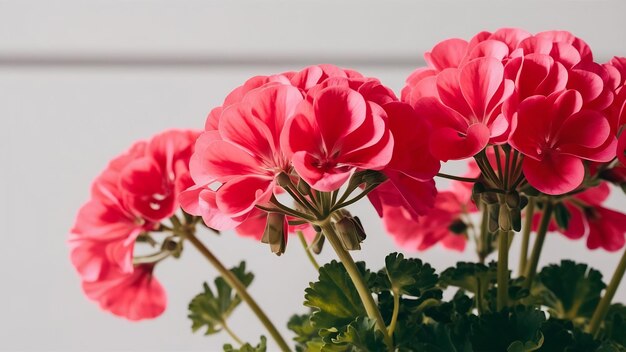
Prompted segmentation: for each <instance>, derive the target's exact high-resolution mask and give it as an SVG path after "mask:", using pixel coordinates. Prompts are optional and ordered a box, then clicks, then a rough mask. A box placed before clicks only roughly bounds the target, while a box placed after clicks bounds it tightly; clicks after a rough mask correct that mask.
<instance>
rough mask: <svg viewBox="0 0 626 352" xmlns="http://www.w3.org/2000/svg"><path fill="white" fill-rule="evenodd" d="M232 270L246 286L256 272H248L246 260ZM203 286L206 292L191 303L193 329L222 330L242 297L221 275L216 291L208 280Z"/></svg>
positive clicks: (207, 332)
mask: <svg viewBox="0 0 626 352" xmlns="http://www.w3.org/2000/svg"><path fill="white" fill-rule="evenodd" d="M230 271H231V272H232V273H233V274H234V275H235V276H236V277H237V278H238V279H239V280H240V281H241V282H242V283H243V284H244V285H245V286H246V287H247V286H249V285H250V283H252V280H253V279H254V274H252V273H250V272H246V263H245V262H241V263H240V264H239V266H237V267H234V268H232V269H230ZM203 287H204V292H202V293H200V294H198V295H196V297H194V298H193V299H192V300H191V302H190V303H189V319H191V322H192V325H191V329H192V330H193V331H194V332H196V331H198V330H199V329H201V328H202V327H204V326H206V332H205V334H206V335H211V334H215V333H218V332H220V331H221V330H222V328H223V326H224V323H225V322H226V320H227V319H228V317H229V316H230V314H231V313H232V312H233V311H234V310H235V308H236V307H237V306H238V305H239V303H241V298H240V297H239V296H238V295H237V294H236V293H235V292H234V291H233V289H232V288H231V287H230V285H228V284H227V283H226V280H224V278H223V277H221V276H220V277H217V278H216V279H215V288H216V290H215V292H213V290H212V289H211V287H209V285H208V284H207V283H206V282H205V283H204V284H203Z"/></svg>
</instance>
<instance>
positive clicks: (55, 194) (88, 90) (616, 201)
mask: <svg viewBox="0 0 626 352" xmlns="http://www.w3.org/2000/svg"><path fill="white" fill-rule="evenodd" d="M624 13H626V6H625V3H624V2H622V1H619V0H616V1H524V2H522V1H519V2H514V1H493V2H491V1H459V2H453V1H408V0H407V1H358V0H350V1H342V2H336V1H331V0H323V1H295V0H294V1H278V0H271V1H255V2H243V1H164V0H154V1H139V0H138V1H68V0H60V1H40V2H36V1H18V0H14V1H13V0H11V1H7V0H0V134H1V135H0V141H1V144H0V158H1V159H0V170H1V171H0V181H1V182H0V192H1V193H0V200H1V201H0V221H1V222H0V239H1V241H0V350H7V351H16V350H24V351H48V350H50V351H52V350H55V351H122V350H123V351H191V350H194V351H218V350H220V349H221V346H222V344H223V343H225V342H229V339H228V337H227V336H226V335H215V336H209V337H205V336H203V335H202V334H201V333H198V334H192V333H191V329H190V322H189V321H188V320H187V318H186V315H187V303H188V302H189V300H190V298H191V297H193V296H194V295H195V294H196V293H198V292H199V291H200V289H201V286H202V282H203V281H212V280H213V279H214V277H215V272H214V270H213V269H212V268H211V267H209V266H208V264H207V263H206V262H205V261H204V260H203V258H202V257H200V256H199V255H198V254H197V253H196V252H194V250H193V249H192V248H188V249H187V250H185V252H184V254H183V258H182V259H180V260H178V261H176V260H168V261H166V262H164V263H162V265H159V266H158V268H157V269H156V276H157V277H158V279H159V280H160V281H161V282H162V283H163V285H164V286H165V287H166V289H167V292H168V298H169V304H168V308H167V311H166V312H165V314H163V316H161V317H160V318H158V319H156V320H152V321H144V322H139V323H131V322H128V321H125V320H122V319H119V318H116V317H114V316H112V315H110V314H107V313H104V312H101V311H100V310H99V309H98V307H97V305H95V304H93V303H92V302H89V301H88V300H87V299H86V298H84V297H83V295H82V293H81V290H80V286H79V280H78V277H77V275H76V274H75V272H74V270H73V268H72V267H71V265H70V263H69V260H68V251H67V247H66V244H65V241H66V237H67V233H68V230H69V229H70V227H71V225H72V222H73V220H74V216H75V214H76V211H77V209H78V208H79V207H80V205H81V204H82V203H83V202H85V201H86V199H87V197H88V190H89V185H90V182H91V180H92V178H93V177H94V176H96V175H97V174H98V173H99V172H100V170H101V169H102V168H103V167H104V166H105V165H106V163H107V162H108V160H109V159H110V158H112V157H113V156H114V155H116V154H117V153H120V152H121V151H123V150H124V149H126V148H127V147H128V146H129V145H130V143H132V142H133V141H135V140H137V139H143V138H148V137H150V136H151V135H152V134H154V133H156V132H159V131H161V130H163V129H165V128H171V127H180V128H201V127H202V126H203V124H204V119H205V116H206V114H207V113H208V112H209V110H210V109H211V108H212V107H214V106H216V105H218V104H220V102H221V101H222V99H223V98H224V96H225V95H226V94H227V93H228V92H229V91H230V90H231V89H232V88H234V87H236V86H237V85H239V84H241V83H242V82H243V81H244V80H245V79H247V78H248V77H250V76H252V75H258V74H271V73H276V72H280V71H283V70H296V69H300V68H302V67H303V66H305V65H308V64H313V63H320V62H329V63H335V64H339V65H342V66H346V67H352V68H355V69H358V70H360V71H361V72H363V73H364V74H366V75H369V76H376V77H379V78H380V79H381V80H382V81H383V82H384V83H386V84H387V85H389V86H390V87H392V88H393V89H395V90H396V92H398V93H399V90H400V89H401V88H402V86H403V82H404V79H405V77H406V76H407V75H408V74H409V73H410V72H411V71H412V70H413V69H414V68H416V67H418V66H419V65H421V64H422V63H423V61H422V54H423V52H424V51H425V50H428V49H429V48H430V47H432V46H433V45H434V44H435V43H436V42H438V41H440V40H442V39H445V38H448V37H462V38H469V37H470V36H471V35H472V34H474V33H476V32H478V31H480V30H485V29H486V30H495V29H497V28H498V27H501V26H519V27H523V28H525V29H527V30H529V31H533V32H536V31H541V30H547V29H567V30H570V31H572V32H574V33H575V34H577V35H579V36H581V37H582V38H584V39H585V40H586V41H588V43H589V44H590V45H591V46H592V49H593V50H594V53H595V55H596V57H597V59H598V60H599V61H604V60H607V59H608V58H610V57H611V56H613V55H621V56H624V55H626V41H624V38H625V37H626V36H625V35H626V24H625V23H624V21H623V14H624ZM463 168H464V166H463V164H460V163H457V164H451V165H446V166H445V168H444V170H446V171H447V172H450V173H460V172H463ZM439 185H440V186H441V187H445V186H446V182H439ZM625 199H626V198H625V197H624V195H623V194H620V193H619V192H618V191H616V192H614V193H613V195H612V197H611V199H610V202H609V205H610V207H612V208H614V209H621V210H622V211H624V210H626V205H625V204H626V203H625V201H624V200H625ZM352 211H353V213H354V214H357V215H359V216H360V217H361V219H363V220H364V223H365V227H366V229H367V232H368V236H369V237H368V239H367V241H366V242H365V243H364V246H363V250H362V251H360V252H357V253H354V256H355V257H356V258H357V259H363V260H367V261H368V263H369V265H370V267H371V268H372V269H378V268H379V267H380V266H382V265H383V259H384V256H385V255H386V254H387V253H389V252H392V251H396V250H398V248H397V247H395V245H394V243H393V240H392V239H391V238H390V237H389V236H388V235H386V234H385V233H384V231H383V229H382V226H381V224H380V221H379V220H378V218H377V216H376V214H375V212H374V211H373V209H372V208H371V206H369V205H368V204H367V202H362V203H361V204H359V205H358V206H356V207H355V208H352ZM201 237H202V239H203V240H205V243H207V245H208V246H209V247H210V248H211V249H212V250H213V251H214V252H215V253H216V255H217V256H219V257H220V258H221V259H222V260H223V261H224V263H226V264H227V265H228V266H231V265H235V264H237V263H238V262H239V261H240V260H246V261H247V263H248V266H249V268H251V269H252V270H253V271H254V273H255V275H256V279H255V281H254V283H253V284H252V287H251V293H252V294H253V296H254V297H256V299H257V300H258V302H259V303H260V304H261V305H262V306H263V307H264V309H265V310H266V311H267V313H268V314H269V315H270V316H271V318H272V320H273V321H274V322H275V323H276V325H277V326H278V327H279V328H280V329H281V331H283V332H284V333H285V334H287V335H288V334H289V333H288V332H287V329H286V327H285V325H286V322H287V320H288V318H289V317H290V315H292V314H294V313H299V312H304V311H305V309H304V308H303V307H302V306H301V303H302V301H303V290H304V288H305V287H306V286H307V285H308V283H309V282H310V281H313V280H315V278H316V274H315V271H314V270H313V268H312V267H311V266H310V264H309V263H308V262H307V261H306V259H305V257H304V253H303V250H302V248H301V247H300V246H299V243H298V242H297V241H291V242H290V243H289V246H288V250H287V253H286V254H285V255H283V256H281V257H276V256H274V255H272V254H271V253H270V252H269V248H267V247H266V246H264V245H261V244H259V243H256V242H255V241H252V240H249V239H245V238H239V237H237V236H235V235H234V234H232V233H224V234H223V235H221V236H215V235H213V234H210V233H208V232H202V233H201ZM518 242H519V241H516V242H515V243H514V245H513V249H512V252H511V253H512V258H511V263H512V264H511V265H512V266H513V268H515V267H516V264H517V260H518V256H517V253H518ZM405 253H406V254H407V255H411V256H417V257H420V258H422V259H423V260H425V261H428V262H430V263H432V264H433V265H434V266H435V267H436V268H438V269H439V270H441V269H443V268H445V267H446V266H448V265H451V264H452V263H453V262H454V261H458V260H474V259H475V256H474V254H473V247H472V246H469V247H468V249H467V251H466V252H465V253H457V252H449V251H445V250H443V249H441V248H440V247H435V248H433V249H431V250H429V251H426V252H422V253H416V252H410V251H409V252H405ZM332 258H333V255H332V253H330V251H328V250H326V251H325V252H324V253H323V255H322V256H321V257H320V258H319V260H320V261H321V262H325V261H328V260H331V259H332ZM561 258H572V259H574V260H579V261H584V262H588V263H589V264H590V265H591V266H593V267H595V268H598V269H599V270H601V271H602V273H604V275H605V276H610V275H611V273H612V270H613V268H614V266H615V264H616V263H617V261H618V259H619V253H607V252H604V251H602V250H597V251H589V250H587V249H586V247H585V243H584V241H577V242H572V241H568V240H566V239H564V237H563V236H561V235H558V234H550V235H549V237H548V239H547V243H546V246H545V249H544V253H543V256H542V258H541V263H542V264H546V263H554V262H558V261H559V260H560V259H561ZM607 279H608V278H607ZM616 300H619V301H622V302H623V301H626V284H625V285H623V286H622V287H621V288H620V290H619V291H618V294H617V297H616ZM230 326H231V327H233V329H234V330H235V331H236V332H237V333H238V334H239V335H240V336H241V337H243V338H244V339H246V340H249V341H251V342H256V341H258V337H259V335H260V334H265V331H264V330H263V329H262V327H261V325H260V324H259V323H258V322H257V320H256V319H255V317H254V316H253V315H252V314H251V313H250V311H249V309H248V308H247V307H245V306H243V305H242V306H241V307H240V308H239V309H237V311H236V312H235V314H234V316H233V317H232V322H231V324H230ZM271 346H273V345H271ZM270 350H274V347H271V348H270Z"/></svg>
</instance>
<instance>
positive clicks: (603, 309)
mask: <svg viewBox="0 0 626 352" xmlns="http://www.w3.org/2000/svg"><path fill="white" fill-rule="evenodd" d="M624 273H626V251H624V253H623V254H622V259H620V261H619V263H618V264H617V268H616V269H615V272H614V273H613V277H612V278H611V282H610V283H609V285H608V286H607V287H606V291H605V292H604V296H602V299H601V300H600V302H599V303H598V306H597V307H596V310H595V311H594V312H593V316H592V317H591V320H590V321H589V325H588V326H587V332H588V333H590V334H591V335H593V336H595V337H597V335H598V332H599V331H600V325H601V324H602V321H603V320H604V318H605V317H606V313H607V312H608V310H609V307H610V305H611V301H613V298H614V297H615V292H617V288H618V287H619V284H620V283H621V282H622V278H623V277H624Z"/></svg>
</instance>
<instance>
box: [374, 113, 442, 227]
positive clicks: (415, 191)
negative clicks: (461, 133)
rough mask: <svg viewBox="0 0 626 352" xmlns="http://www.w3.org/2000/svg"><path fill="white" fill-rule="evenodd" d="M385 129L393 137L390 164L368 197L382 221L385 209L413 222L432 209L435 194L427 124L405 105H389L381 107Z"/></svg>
mask: <svg viewBox="0 0 626 352" xmlns="http://www.w3.org/2000/svg"><path fill="white" fill-rule="evenodd" d="M383 108H384V109H385V111H386V112H387V116H388V121H389V129H390V130H391V132H392V134H393V137H394V149H393V156H392V158H391V161H390V162H389V164H387V166H386V167H385V169H383V170H382V172H383V173H384V174H385V175H386V176H387V177H388V180H387V181H386V182H384V183H383V184H382V185H380V186H378V187H377V188H375V189H374V190H373V191H371V192H370V193H369V194H368V198H369V199H370V201H371V202H372V204H373V205H374V207H375V208H376V211H377V212H378V214H379V215H380V216H381V217H382V218H383V221H385V222H389V221H392V220H389V221H387V219H385V213H386V211H385V210H384V208H385V207H392V208H395V209H396V210H395V211H396V212H399V211H400V210H398V208H402V209H403V210H402V212H403V213H405V214H407V216H409V215H410V216H411V217H412V218H414V219H417V217H418V216H419V215H422V214H425V213H426V212H428V211H429V209H430V208H432V206H433V204H434V202H435V196H436V194H437V190H436V188H435V182H434V181H433V177H434V176H435V175H436V174H437V172H438V171H439V167H440V165H439V160H437V159H436V158H434V157H433V156H432V155H431V154H430V152H429V150H428V143H429V138H430V134H431V127H430V124H429V123H428V121H427V120H426V119H425V118H424V117H423V116H421V115H418V114H417V113H416V112H415V110H414V109H413V108H412V107H411V106H409V105H408V104H405V103H401V102H393V101H392V102H390V103H387V104H384V105H383Z"/></svg>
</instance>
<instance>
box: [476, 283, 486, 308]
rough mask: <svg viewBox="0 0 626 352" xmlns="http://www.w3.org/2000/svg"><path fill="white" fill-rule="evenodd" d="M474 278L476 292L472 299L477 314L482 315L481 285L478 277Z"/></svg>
mask: <svg viewBox="0 0 626 352" xmlns="http://www.w3.org/2000/svg"><path fill="white" fill-rule="evenodd" d="M475 278H476V294H475V295H474V300H475V301H476V310H477V311H478V315H482V314H483V312H484V311H485V309H484V308H483V286H482V283H481V282H480V279H479V278H478V277H475Z"/></svg>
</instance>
